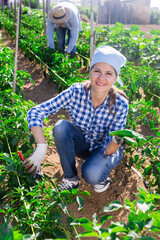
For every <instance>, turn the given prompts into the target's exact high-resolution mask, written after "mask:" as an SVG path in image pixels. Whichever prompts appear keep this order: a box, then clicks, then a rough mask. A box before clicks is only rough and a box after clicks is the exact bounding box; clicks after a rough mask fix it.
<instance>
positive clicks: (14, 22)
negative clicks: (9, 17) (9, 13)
mask: <svg viewBox="0 0 160 240" xmlns="http://www.w3.org/2000/svg"><path fill="white" fill-rule="evenodd" d="M14 28H15V29H16V0H14Z"/></svg>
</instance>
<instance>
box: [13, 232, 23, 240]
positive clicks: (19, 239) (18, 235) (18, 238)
mask: <svg viewBox="0 0 160 240" xmlns="http://www.w3.org/2000/svg"><path fill="white" fill-rule="evenodd" d="M13 236H14V239H15V240H22V239H23V235H22V234H21V233H19V231H14V232H13Z"/></svg>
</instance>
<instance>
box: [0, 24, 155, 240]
mask: <svg viewBox="0 0 160 240" xmlns="http://www.w3.org/2000/svg"><path fill="white" fill-rule="evenodd" d="M158 27H159V26H158ZM155 28H156V29H157V25H156V27H155ZM155 28H154V25H151V26H146V25H144V26H143V29H142V30H141V31H146V32H147V33H148V32H149V30H150V29H155ZM1 32H2V31H1ZM2 37H3V38H4V39H3V40H4V41H3V44H4V45H7V46H8V47H10V48H12V49H14V48H15V43H14V42H12V41H11V40H10V39H9V37H8V36H7V35H6V34H5V32H2ZM17 66H18V70H24V71H26V72H28V73H30V75H31V77H32V79H33V80H34V81H35V83H36V84H35V85H34V84H33V83H31V82H26V83H25V84H24V86H23V90H24V94H25V99H26V100H29V99H31V100H32V101H34V102H37V103H41V102H43V101H45V100H48V99H50V98H52V97H54V96H55V95H56V94H57V92H56V89H55V87H56V86H55V84H54V83H52V82H49V81H48V79H47V78H45V77H44V75H43V71H42V69H41V67H40V66H38V65H37V64H35V63H34V62H30V61H29V60H28V59H27V58H26V57H24V55H23V53H22V52H21V51H19V53H18V64H17ZM61 114H63V115H65V116H66V118H67V119H69V116H68V113H67V112H66V110H61V111H60V112H59V113H57V114H56V115H54V116H52V117H51V122H52V123H53V125H54V123H55V122H56V121H57V120H58V119H59V118H60V115H61ZM142 133H143V134H144V135H150V132H149V130H147V129H143V130H142ZM82 162H83V160H82V159H78V158H77V168H78V173H79V177H80V191H83V190H87V191H88V192H90V194H91V196H90V197H89V198H87V197H84V200H85V204H84V209H83V211H82V212H80V211H78V210H77V206H76V205H73V206H72V207H71V210H72V211H74V215H75V216H77V217H86V218H88V219H89V220H91V219H92V216H93V214H94V213H96V214H97V216H101V215H102V213H101V210H102V209H103V207H104V206H105V205H106V204H108V203H110V202H112V201H113V200H119V201H121V202H122V204H125V201H126V199H127V198H128V199H129V200H130V201H133V200H135V199H136V196H135V194H134V193H136V192H138V188H139V187H141V188H145V187H144V185H143V182H142V180H141V179H140V178H139V177H138V175H137V174H136V173H135V172H134V171H132V170H129V169H128V168H127V167H126V166H125V164H124V163H123V162H121V164H120V165H119V166H118V167H117V168H116V169H114V170H113V171H112V173H111V178H112V181H113V182H112V184H111V185H110V186H109V189H108V190H107V191H105V192H103V193H96V192H94V191H93V188H92V186H90V185H88V184H87V183H85V181H84V180H83V179H82V177H81V172H80V169H81V165H82ZM44 163H46V164H51V165H52V166H50V167H46V168H43V169H42V173H45V174H47V175H49V176H52V177H55V178H57V181H58V182H61V179H62V178H63V172H62V169H61V166H60V161H59V156H58V154H57V151H56V149H55V147H49V149H48V152H47V155H46V157H45V159H44ZM112 215H113V216H114V218H113V221H121V222H127V219H128V212H127V211H126V210H118V211H116V212H113V214H112ZM108 224H110V223H108ZM108 224H107V225H108ZM87 239H88V240H92V239H95V238H87Z"/></svg>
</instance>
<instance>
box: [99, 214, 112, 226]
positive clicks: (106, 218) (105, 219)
mask: <svg viewBox="0 0 160 240" xmlns="http://www.w3.org/2000/svg"><path fill="white" fill-rule="evenodd" d="M111 218H113V216H109V215H104V216H102V217H101V218H100V222H101V223H102V224H103V223H105V222H106V221H107V220H109V219H111Z"/></svg>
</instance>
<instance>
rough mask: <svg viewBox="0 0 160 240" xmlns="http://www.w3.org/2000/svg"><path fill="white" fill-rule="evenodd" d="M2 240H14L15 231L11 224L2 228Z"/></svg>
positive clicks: (6, 224) (0, 228)
mask: <svg viewBox="0 0 160 240" xmlns="http://www.w3.org/2000/svg"><path fill="white" fill-rule="evenodd" d="M0 237H1V240H2V239H3V240H13V230H12V226H11V225H10V224H9V223H7V222H6V223H4V224H2V225H1V226H0Z"/></svg>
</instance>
